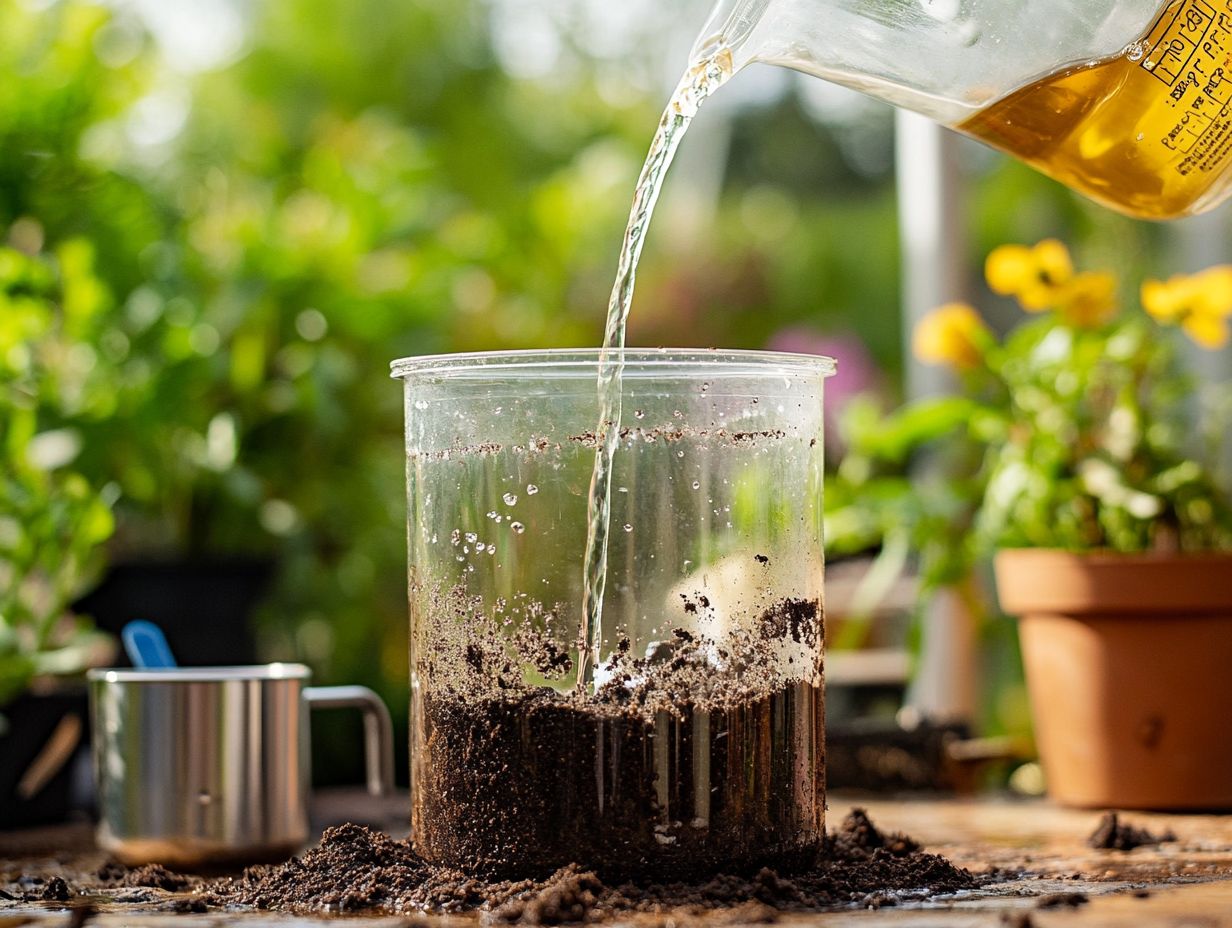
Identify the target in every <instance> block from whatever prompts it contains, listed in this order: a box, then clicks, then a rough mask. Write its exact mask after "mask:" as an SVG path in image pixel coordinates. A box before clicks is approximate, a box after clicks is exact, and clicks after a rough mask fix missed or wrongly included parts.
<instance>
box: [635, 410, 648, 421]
mask: <svg viewBox="0 0 1232 928" xmlns="http://www.w3.org/2000/svg"><path fill="white" fill-rule="evenodd" d="M633 417H634V418H635V419H645V418H646V410H644V409H638V410H636V411H635V412H634V413H633Z"/></svg>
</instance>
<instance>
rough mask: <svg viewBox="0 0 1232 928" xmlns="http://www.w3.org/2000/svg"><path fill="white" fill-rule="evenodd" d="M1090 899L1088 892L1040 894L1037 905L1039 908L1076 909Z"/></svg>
mask: <svg viewBox="0 0 1232 928" xmlns="http://www.w3.org/2000/svg"><path fill="white" fill-rule="evenodd" d="M1090 901H1091V897H1090V896H1088V895H1087V894H1086V893H1049V894H1048V895H1047V896H1040V897H1039V899H1038V900H1037V901H1036V903H1035V907H1036V908H1037V909H1062V908H1071V909H1076V908H1078V906H1080V905H1086V904H1087V903H1088V902H1090Z"/></svg>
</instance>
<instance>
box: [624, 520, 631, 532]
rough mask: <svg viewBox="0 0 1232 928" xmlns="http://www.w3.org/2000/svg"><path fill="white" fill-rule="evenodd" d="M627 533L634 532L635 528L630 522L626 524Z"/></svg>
mask: <svg viewBox="0 0 1232 928" xmlns="http://www.w3.org/2000/svg"><path fill="white" fill-rule="evenodd" d="M625 531H626V532H631V531H633V526H632V525H630V524H629V523H628V522H626V523H625Z"/></svg>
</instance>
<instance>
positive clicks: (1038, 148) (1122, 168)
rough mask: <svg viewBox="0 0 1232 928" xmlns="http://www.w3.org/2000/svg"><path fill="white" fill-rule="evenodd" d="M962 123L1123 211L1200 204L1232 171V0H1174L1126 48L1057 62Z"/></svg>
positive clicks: (1185, 209) (1224, 187) (1176, 209)
mask: <svg viewBox="0 0 1232 928" xmlns="http://www.w3.org/2000/svg"><path fill="white" fill-rule="evenodd" d="M956 128H958V129H959V130H960V131H962V132H965V133H967V134H969V135H972V136H974V137H976V138H978V139H980V140H981V141H984V142H987V143H988V144H990V145H992V146H994V147H996V148H1000V149H1002V150H1004V151H1006V152H1009V153H1010V154H1012V155H1014V156H1015V157H1017V158H1019V159H1021V160H1023V161H1025V162H1027V163H1028V164H1030V165H1032V166H1034V167H1035V168H1037V169H1038V170H1040V171H1042V172H1043V173H1045V174H1047V175H1049V176H1050V177H1053V178H1055V179H1056V180H1059V181H1061V183H1063V184H1065V185H1067V186H1069V187H1072V188H1074V189H1075V190H1078V191H1080V192H1082V193H1085V194H1086V195H1087V196H1089V197H1091V198H1092V199H1094V200H1097V201H1098V202H1100V203H1103V204H1105V205H1106V206H1110V207H1112V208H1113V209H1116V210H1119V211H1121V212H1123V213H1129V214H1130V215H1133V216H1140V217H1143V218H1147V219H1169V218H1172V217H1175V216H1183V215H1186V214H1189V213H1194V212H1200V211H1201V210H1202V209H1205V208H1207V207H1209V206H1213V205H1214V204H1215V203H1216V202H1218V201H1219V200H1221V199H1223V197H1224V196H1226V195H1227V193H1228V192H1229V190H1228V185H1229V181H1230V180H1232V177H1229V176H1225V175H1226V174H1228V167H1229V164H1230V163H1232V2H1228V0H1224V2H1219V3H1217V4H1215V5H1212V4H1211V3H1208V2H1206V0H1176V2H1172V3H1169V4H1168V5H1167V6H1166V7H1165V8H1164V10H1163V12H1162V13H1161V14H1160V16H1159V18H1158V19H1157V20H1156V22H1155V24H1154V25H1153V26H1152V27H1151V29H1150V31H1149V32H1148V34H1147V35H1146V36H1145V37H1144V38H1143V39H1142V41H1141V43H1138V44H1137V45H1135V46H1131V47H1130V49H1129V50H1127V52H1126V53H1125V54H1122V55H1119V56H1118V57H1116V58H1112V59H1108V60H1105V61H1099V62H1094V63H1091V64H1086V65H1082V66H1079V67H1071V68H1068V69H1066V70H1063V71H1059V72H1057V73H1055V74H1051V75H1049V76H1048V77H1046V78H1044V79H1043V80H1040V81H1036V82H1035V83H1033V84H1030V85H1028V86H1026V87H1023V88H1021V89H1019V90H1017V91H1015V92H1014V93H1012V94H1010V95H1009V96H1008V97H1004V98H1002V99H1001V100H999V101H997V102H996V103H993V104H992V105H991V106H989V107H987V108H985V109H983V110H981V111H980V112H978V113H976V114H975V115H974V116H972V117H971V118H970V119H967V120H966V121H964V122H963V123H961V124H959V125H958V126H957V127H956Z"/></svg>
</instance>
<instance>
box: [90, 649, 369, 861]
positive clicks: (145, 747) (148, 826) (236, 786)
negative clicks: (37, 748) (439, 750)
mask: <svg viewBox="0 0 1232 928" xmlns="http://www.w3.org/2000/svg"><path fill="white" fill-rule="evenodd" d="M310 676H311V671H310V670H309V669H308V668H307V667H305V666H304V665H303V664H265V665H255V666H244V667H177V668H167V669H157V670H151V669H147V670H128V669H102V670H93V671H91V672H90V673H89V675H88V677H89V683H90V715H91V721H92V725H93V756H94V775H95V781H96V784H97V787H98V812H99V822H98V830H97V840H98V845H99V847H100V848H101V849H103V850H105V851H108V852H110V853H111V854H114V855H115V856H116V857H117V858H118V859H120V860H121V861H123V862H124V863H126V864H129V865H133V864H140V863H150V862H158V863H162V864H166V865H168V866H173V867H180V868H185V869H192V868H195V867H200V866H205V865H219V864H226V863H251V862H255V861H259V860H275V859H280V858H285V857H287V856H288V855H290V854H292V853H294V852H295V851H297V850H299V849H300V848H301V847H302V846H303V845H304V844H305V843H306V842H307V840H308V836H309V825H308V796H309V793H310V790H311V778H310V753H309V722H308V710H309V709H312V708H346V707H351V708H357V709H359V710H361V711H362V713H363V718H364V754H365V763H366V769H367V786H368V792H369V794H371V795H373V796H384V795H387V794H388V793H390V792H391V791H392V789H393V730H392V726H391V724H390V719H389V711H388V710H387V709H386V707H385V704H384V703H383V702H382V701H381V699H380V697H379V696H377V695H376V693H374V692H373V691H372V690H370V689H368V688H367V687H364V686H322V687H314V686H308V685H307V684H308V680H309V678H310Z"/></svg>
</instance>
